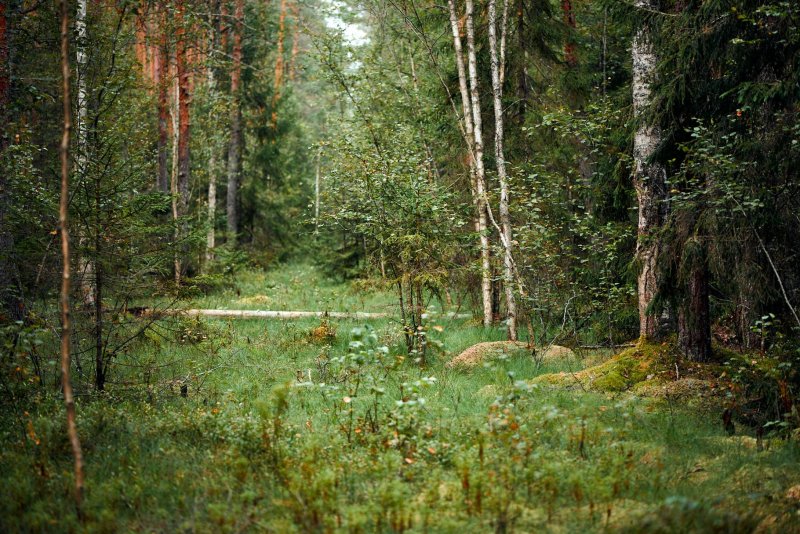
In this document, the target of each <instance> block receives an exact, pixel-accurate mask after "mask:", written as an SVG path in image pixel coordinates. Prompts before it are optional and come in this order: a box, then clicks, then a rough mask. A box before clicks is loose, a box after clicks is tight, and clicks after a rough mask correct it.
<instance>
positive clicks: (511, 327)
mask: <svg viewBox="0 0 800 534" xmlns="http://www.w3.org/2000/svg"><path fill="white" fill-rule="evenodd" d="M507 2H508V0H505V1H504V7H503V11H504V12H506V11H507V5H508V3H507ZM495 3H496V0H489V54H490V56H491V66H492V96H493V100H494V125H495V128H494V151H495V159H496V161H497V178H498V181H499V182H500V210H499V211H500V226H501V234H502V240H501V241H502V243H503V265H504V284H503V286H504V288H505V293H506V311H507V313H508V318H507V325H508V339H509V340H510V341H516V340H517V300H516V298H515V296H514V286H513V281H514V259H513V257H512V255H511V243H512V239H513V229H512V227H511V214H510V211H509V191H508V177H507V174H506V161H505V153H504V150H503V86H502V82H501V74H500V71H501V69H502V65H501V64H500V63H499V61H498V54H497V52H498V46H497V12H496V9H495ZM501 33H502V34H503V39H502V41H503V42H505V26H504V27H503V28H502V29H501Z"/></svg>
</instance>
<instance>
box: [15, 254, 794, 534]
mask: <svg viewBox="0 0 800 534" xmlns="http://www.w3.org/2000/svg"><path fill="white" fill-rule="evenodd" d="M394 300H395V299H394V296H393V295H392V293H390V292H387V291H385V290H384V289H383V288H381V287H380V284H378V283H369V282H351V283H341V282H336V281H333V280H329V279H326V278H325V277H324V276H322V275H321V274H320V273H319V272H318V271H317V270H316V269H314V268H313V267H310V266H306V265H288V266H282V267H277V268H275V269H274V270H272V271H269V272H256V271H248V272H243V273H240V274H239V275H237V278H236V281H235V284H234V286H233V287H230V288H228V289H225V290H220V291H218V292H216V293H214V294H211V295H208V296H203V297H199V298H196V299H194V300H192V301H190V302H185V303H182V305H185V307H187V308H215V309H272V310H323V311H324V310H331V311H374V312H385V311H393V310H395V309H396V308H395V307H394V306H395V304H394ZM429 324H431V325H432V327H431V328H430V329H429V336H430V343H429V347H430V349H429V353H428V355H427V359H426V362H425V365H420V363H419V362H415V361H414V358H411V357H407V356H406V355H405V342H404V336H403V333H402V331H401V328H400V324H399V323H398V322H397V321H396V320H392V319H379V320H374V321H371V322H370V327H366V326H365V325H364V322H363V321H355V320H336V321H330V323H326V322H322V323H321V321H320V320H319V319H300V320H292V321H280V320H275V319H269V320H264V319H228V320H217V319H203V320H200V319H196V318H192V319H189V318H175V319H171V320H169V321H166V323H165V324H162V325H160V326H159V327H158V328H156V329H155V330H154V331H153V332H151V333H149V334H148V335H147V336H146V338H145V339H143V340H142V341H141V342H140V343H139V344H138V345H137V346H135V347H133V348H132V349H131V350H130V351H129V352H127V353H125V354H121V355H120V356H119V357H118V359H117V360H116V361H115V362H114V368H113V372H112V376H111V381H110V383H109V386H108V390H107V392H105V393H103V394H97V393H93V392H92V390H90V389H85V388H84V390H83V391H81V390H79V396H78V405H77V410H78V425H79V430H80V436H81V439H82V442H83V445H84V455H85V460H86V470H87V496H86V506H85V516H86V519H85V524H84V526H83V528H85V530H87V531H96V532H116V531H148V532H150V531H192V532H221V531H222V532H242V531H265V532H281V533H282V532H488V531H496V532H541V531H547V532H606V531H615V532H616V531H628V532H648V533H649V532H712V531H713V532H753V531H759V532H792V531H794V532H800V528H798V526H797V525H800V516H798V513H799V511H800V486H798V484H800V462H798V460H800V450H799V449H798V447H797V446H796V445H795V444H793V443H786V442H783V441H780V440H777V439H771V440H767V441H766V442H765V443H764V445H765V446H764V447H763V450H759V448H760V447H759V446H757V443H756V440H755V439H754V437H753V436H752V432H751V431H750V430H749V429H747V428H737V434H736V435H734V436H728V435H727V434H726V433H725V431H724V429H723V425H722V424H721V419H720V412H721V410H720V408H719V405H716V404H714V403H710V402H693V403H690V404H687V403H686V402H685V399H684V400H681V401H677V400H675V399H671V398H670V397H666V398H664V397H660V398H653V397H646V396H643V395H636V394H633V393H631V392H630V391H616V392H597V391H591V390H590V389H588V388H584V387H583V386H581V387H579V388H574V387H572V388H565V387H559V386H558V385H553V384H552V383H550V381H548V380H542V379H539V380H538V381H537V380H536V378H537V377H539V376H541V375H545V374H548V373H563V374H559V375H551V376H567V375H572V374H574V373H579V372H580V371H581V370H582V369H584V367H586V366H587V365H588V364H589V362H591V363H592V364H596V363H597V362H598V361H602V360H603V359H606V358H608V356H610V354H609V353H603V352H597V351H595V352H592V353H583V352H579V353H578V354H577V355H576V356H575V357H574V358H565V359H564V360H559V359H558V358H547V359H544V360H535V359H533V358H531V357H530V356H529V355H527V353H526V352H525V351H511V352H509V353H507V354H503V353H500V354H498V355H496V356H495V357H492V358H489V359H487V360H485V361H483V362H482V363H481V364H479V365H475V366H472V367H459V366H455V367H450V366H447V365H446V363H447V362H448V361H449V360H450V359H452V358H453V357H454V356H456V355H458V354H459V353H461V352H462V351H463V350H464V349H467V348H468V347H470V346H472V345H475V344H476V343H479V342H484V341H498V340H502V339H503V338H504V331H503V329H502V328H496V329H492V330H484V329H483V328H481V327H480V326H478V325H477V324H476V323H475V322H474V321H472V320H457V319H446V318H442V319H437V318H436V316H435V315H434V316H433V317H432V318H431V319H430V323H429ZM353 341H355V342H353ZM437 346H438V347H441V350H434V349H435V347H437ZM182 390H183V391H184V392H185V395H186V396H183V395H182V393H181V391H182ZM19 402H20V403H23V404H24V405H22V406H18V408H20V409H19V410H18V411H13V410H10V409H4V410H3V411H2V413H0V476H1V477H2V481H3V489H2V498H0V530H2V531H4V532H16V531H73V530H80V529H81V527H80V526H79V525H78V524H77V520H76V519H75V514H74V510H73V508H72V506H71V505H70V484H71V480H72V479H71V474H70V469H71V463H70V451H69V445H68V442H67V440H66V437H65V435H64V434H65V432H64V425H63V416H62V410H63V408H62V406H61V404H60V400H59V397H58V395H56V394H53V393H52V392H50V393H42V394H41V395H37V396H33V397H32V398H28V399H24V400H21V401H19ZM12 412H13V413H12ZM792 529H794V530H792Z"/></svg>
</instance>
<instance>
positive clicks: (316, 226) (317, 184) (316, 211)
mask: <svg viewBox="0 0 800 534" xmlns="http://www.w3.org/2000/svg"><path fill="white" fill-rule="evenodd" d="M321 166H322V146H320V147H319V148H318V149H317V168H316V172H315V173H314V233H318V232H319V187H320V168H321Z"/></svg>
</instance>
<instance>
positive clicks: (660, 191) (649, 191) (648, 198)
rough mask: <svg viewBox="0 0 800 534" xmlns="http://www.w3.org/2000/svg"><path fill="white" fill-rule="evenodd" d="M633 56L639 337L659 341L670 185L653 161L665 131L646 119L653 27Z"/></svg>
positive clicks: (650, 1)
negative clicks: (655, 306) (656, 302)
mask: <svg viewBox="0 0 800 534" xmlns="http://www.w3.org/2000/svg"><path fill="white" fill-rule="evenodd" d="M635 5H636V7H637V8H639V9H642V10H648V11H652V10H655V9H656V8H657V1H656V0H636V4H635ZM632 56H633V82H632V89H633V112H634V116H635V117H636V119H637V121H639V126H638V129H637V130H636V134H635V136H634V140H633V159H634V173H633V185H634V188H635V189H636V196H637V199H638V202H639V222H638V238H637V242H636V260H637V262H638V264H639V267H640V272H639V276H638V299H639V335H640V336H641V337H642V338H657V337H658V336H659V335H660V334H661V332H660V328H659V321H658V317H657V316H656V315H655V314H653V313H652V310H650V307H651V304H652V302H653V299H654V298H655V296H656V292H657V290H658V285H659V275H658V266H657V261H658V256H659V252H660V246H659V242H658V236H657V235H656V234H657V233H658V231H659V229H660V228H661V227H662V226H663V224H664V221H665V218H666V197H667V195H666V184H665V178H666V176H665V174H666V171H665V169H664V167H663V166H662V165H661V164H660V163H658V162H656V161H652V158H653V154H654V153H655V151H656V149H657V148H658V146H659V144H660V143H661V140H662V133H661V128H660V127H659V126H658V125H657V124H655V123H653V122H652V121H651V120H649V119H648V118H647V117H646V111H647V109H648V108H649V107H650V104H651V102H652V81H653V77H654V76H655V72H656V62H657V56H656V54H655V51H654V50H653V44H652V38H651V35H650V28H649V27H648V25H647V24H642V25H641V26H640V27H639V29H638V30H637V31H636V35H635V36H634V39H633V47H632Z"/></svg>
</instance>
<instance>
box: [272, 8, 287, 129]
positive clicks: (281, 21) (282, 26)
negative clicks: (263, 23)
mask: <svg viewBox="0 0 800 534" xmlns="http://www.w3.org/2000/svg"><path fill="white" fill-rule="evenodd" d="M285 37H286V0H281V11H280V15H279V16H278V46H277V52H276V57H275V80H274V87H273V93H272V118H271V125H272V129H273V130H274V129H276V128H277V127H278V102H279V101H280V99H281V88H282V87H283V41H284V39H285Z"/></svg>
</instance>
